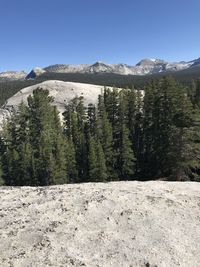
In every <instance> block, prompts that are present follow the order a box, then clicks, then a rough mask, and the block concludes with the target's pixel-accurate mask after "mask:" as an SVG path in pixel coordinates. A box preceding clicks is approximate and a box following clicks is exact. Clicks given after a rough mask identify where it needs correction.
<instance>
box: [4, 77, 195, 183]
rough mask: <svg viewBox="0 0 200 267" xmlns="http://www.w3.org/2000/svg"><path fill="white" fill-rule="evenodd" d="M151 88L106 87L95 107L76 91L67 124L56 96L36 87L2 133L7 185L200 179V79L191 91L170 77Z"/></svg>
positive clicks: (68, 106) (65, 114)
mask: <svg viewBox="0 0 200 267" xmlns="http://www.w3.org/2000/svg"><path fill="white" fill-rule="evenodd" d="M144 91H145V92H144V96H143V95H142V92H141V91H139V90H136V89H123V90H119V89H113V90H111V89H108V88H105V90H104V92H102V94H101V95H100V96H99V99H98V105H97V106H94V105H93V104H89V105H88V107H87V108H86V107H85V106H84V99H83V98H82V97H76V98H74V99H72V100H71V101H70V103H68V104H67V105H66V109H65V112H64V113H63V125H61V123H60V118H59V115H58V111H57V109H56V107H54V106H53V105H52V102H53V98H52V97H50V96H49V93H48V91H46V90H42V89H39V88H38V89H36V90H35V91H34V92H33V96H29V98H28V106H25V105H24V104H21V105H20V106H19V107H18V110H17V111H16V112H14V113H13V115H12V117H11V119H10V120H8V121H7V123H6V125H5V126H4V129H3V131H2V133H1V139H0V159H1V171H0V177H2V178H3V181H2V179H1V180H0V183H1V184H2V183H5V184H7V185H51V184H62V183H80V182H107V181H118V180H134V179H139V180H148V179H168V180H192V181H200V83H199V81H196V82H193V84H192V86H191V90H189V89H188V88H186V87H184V86H183V85H181V84H180V83H178V82H176V81H175V80H174V79H173V78H171V77H164V78H162V79H159V80H153V81H151V82H150V83H149V84H147V85H146V86H145V88H144Z"/></svg>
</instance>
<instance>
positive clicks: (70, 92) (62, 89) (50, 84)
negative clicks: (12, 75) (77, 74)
mask: <svg viewBox="0 0 200 267" xmlns="http://www.w3.org/2000/svg"><path fill="white" fill-rule="evenodd" d="M38 87H39V88H42V89H47V90H48V91H49V94H50V96H53V97H54V104H55V105H56V106H57V108H58V110H59V111H60V112H64V110H65V105H66V104H67V103H68V102H69V101H70V100H72V99H73V98H75V97H81V96H82V97H84V100H85V105H86V106H87V105H88V104H89V103H93V104H95V103H97V101H98V95H100V94H101V93H102V92H103V89H104V86H99V85H94V84H84V83H75V82H63V81H54V80H53V81H45V82H42V83H39V84H37V85H32V86H29V87H27V88H24V89H22V90H20V91H19V92H18V93H16V94H15V95H14V96H12V97H11V98H9V99H8V100H7V102H6V104H5V108H6V109H9V108H10V107H11V108H13V107H17V106H18V105H19V104H20V103H21V102H22V101H23V102H24V103H26V102H27V97H28V96H29V95H31V94H32V92H33V90H34V89H36V88H38Z"/></svg>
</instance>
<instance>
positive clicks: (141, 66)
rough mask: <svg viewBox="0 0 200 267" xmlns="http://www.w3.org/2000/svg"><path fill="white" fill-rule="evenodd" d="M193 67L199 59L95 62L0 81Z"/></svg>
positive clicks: (9, 76)
mask: <svg viewBox="0 0 200 267" xmlns="http://www.w3.org/2000/svg"><path fill="white" fill-rule="evenodd" d="M194 66H200V58H198V59H194V60H192V61H188V62H186V61H180V62H172V63H171V62H167V61H165V60H162V59H151V58H146V59H142V60H141V61H139V62H138V63H137V64H136V65H135V66H130V65H127V64H122V63H121V64H107V63H104V62H101V61H97V62H96V63H94V64H91V65H89V64H78V65H75V64H55V65H50V66H48V67H45V68H39V67H37V68H33V69H32V70H31V72H30V73H28V74H27V73H26V72H24V71H20V72H14V71H10V72H2V73H0V80H17V79H34V78H36V77H38V76H40V75H41V74H43V73H45V72H47V73H48V72H53V73H89V74H101V73H113V74H120V75H148V74H156V73H161V72H163V73H164V72H174V71H179V70H184V69H188V68H191V67H194Z"/></svg>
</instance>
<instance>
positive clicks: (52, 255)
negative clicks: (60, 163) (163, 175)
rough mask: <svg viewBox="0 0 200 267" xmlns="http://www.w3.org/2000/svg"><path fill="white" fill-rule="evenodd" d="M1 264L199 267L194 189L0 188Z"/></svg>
mask: <svg viewBox="0 0 200 267" xmlns="http://www.w3.org/2000/svg"><path fill="white" fill-rule="evenodd" d="M0 218H1V223H0V266H3V267H7V266H13V267H29V266H34V267H35V266H37V267H38V266H42V267H44V266H89V267H93V266H96V267H97V266H99V267H102V266H115V267H116V266H128V267H131V266H132V267H136V266H142V267H143V266H144V267H156V266H157V267H165V266H166V267H169V266H170V267H173V266H181V267H188V266H192V267H198V266H199V263H200V184H198V183H175V182H174V183H166V182H146V183H140V182H118V183H107V184H106V183H105V184H102V183H96V184H93V183H89V184H82V185H81V184H80V185H79V184H78V185H63V186H52V187H44V188H30V187H24V188H20V187H18V188H8V187H1V188H0Z"/></svg>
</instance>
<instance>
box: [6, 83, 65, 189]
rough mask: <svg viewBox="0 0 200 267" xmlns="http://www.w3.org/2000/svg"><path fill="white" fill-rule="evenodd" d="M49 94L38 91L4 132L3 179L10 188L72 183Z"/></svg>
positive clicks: (62, 139) (58, 121) (58, 122)
mask: <svg viewBox="0 0 200 267" xmlns="http://www.w3.org/2000/svg"><path fill="white" fill-rule="evenodd" d="M52 101H53V99H52V98H51V97H49V93H48V91H47V90H42V89H39V88H38V89H36V90H34V92H33V96H29V98H28V107H26V106H25V105H24V104H21V105H20V106H19V108H18V111H17V113H14V114H13V115H12V117H11V119H10V120H9V121H8V123H7V125H6V126H5V130H4V132H3V136H2V140H3V142H4V143H5V149H4V153H3V155H2V163H3V172H4V174H3V177H4V180H5V182H6V184H7V185H50V184H57V183H59V184H60V183H66V182H67V181H68V176H67V171H66V159H65V154H66V151H65V141H64V136H63V133H62V128H61V125H60V120H59V118H58V112H57V110H56V108H55V107H53V106H52V105H51V103H52Z"/></svg>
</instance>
